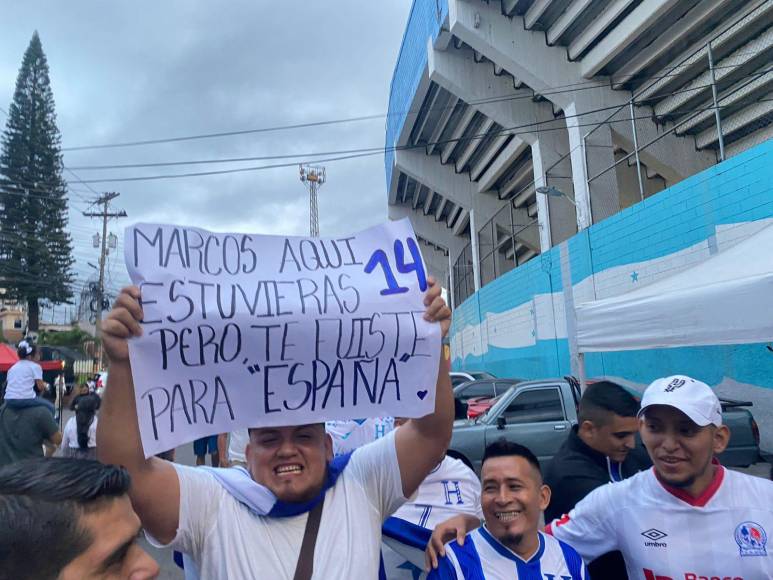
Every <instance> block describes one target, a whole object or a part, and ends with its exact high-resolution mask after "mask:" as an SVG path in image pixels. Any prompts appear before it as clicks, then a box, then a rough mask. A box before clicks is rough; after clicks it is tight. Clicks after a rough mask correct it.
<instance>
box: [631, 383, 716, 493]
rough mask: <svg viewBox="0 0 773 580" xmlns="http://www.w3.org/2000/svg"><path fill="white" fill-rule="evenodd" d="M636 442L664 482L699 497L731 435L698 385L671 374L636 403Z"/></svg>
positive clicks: (708, 393) (704, 387)
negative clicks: (638, 426) (638, 429)
mask: <svg viewBox="0 0 773 580" xmlns="http://www.w3.org/2000/svg"><path fill="white" fill-rule="evenodd" d="M639 416H640V418H641V438H642V441H643V442H644V446H645V447H646V448H647V452H648V453H649V455H650V458H651V459H652V463H653V464H654V466H655V472H656V473H657V475H658V477H659V478H660V480H661V481H662V482H663V483H666V484H667V485H671V486H673V487H678V488H682V489H684V490H685V491H686V492H688V493H690V494H691V495H699V494H700V493H701V492H702V491H704V490H705V489H706V488H707V487H708V486H709V485H710V483H711V481H712V479H713V477H714V471H715V466H714V464H713V463H712V460H713V459H714V456H715V455H719V454H720V453H722V452H723V451H724V450H725V448H726V447H727V444H728V441H729V439H730V430H729V429H728V428H727V426H725V425H723V424H722V406H721V405H720V403H719V399H718V398H717V396H716V394H714V391H712V390H711V388H710V387H709V386H708V385H706V384H705V383H702V382H700V381H696V380H695V379H692V378H690V377H687V376H682V375H675V376H672V377H666V378H663V379H658V380H656V381H654V382H653V383H652V384H651V385H650V386H649V387H647V390H646V391H645V392H644V396H643V397H642V400H641V411H639Z"/></svg>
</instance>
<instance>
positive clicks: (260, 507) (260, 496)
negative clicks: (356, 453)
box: [204, 453, 352, 518]
mask: <svg viewBox="0 0 773 580" xmlns="http://www.w3.org/2000/svg"><path fill="white" fill-rule="evenodd" d="M351 455H352V454H351V453H347V454H345V455H339V456H338V457H336V458H334V459H333V461H331V462H330V463H328V466H327V474H326V475H325V481H324V483H323V484H322V489H321V490H320V492H319V493H318V494H317V496H316V497H314V498H313V499H311V500H309V501H305V502H299V503H294V502H285V501H282V500H278V499H277V498H276V496H275V495H274V494H273V493H272V492H271V490H269V489H268V488H267V487H265V486H264V485H261V484H260V483H258V482H257V481H255V480H254V479H252V476H251V475H250V472H249V471H247V470H246V469H245V468H244V467H230V468H226V469H221V468H218V467H205V468H204V469H206V470H207V471H209V472H210V473H211V474H212V475H214V477H215V480H216V481H217V482H218V483H219V484H220V485H221V486H222V487H223V489H225V490H226V491H227V492H228V493H230V494H231V496H233V498H234V499H235V500H236V501H238V502H239V503H241V504H243V505H244V506H245V507H247V509H249V510H250V511H251V512H252V513H253V514H255V515H257V516H268V517H273V518H286V517H290V516H297V515H300V514H304V513H306V512H308V511H311V510H312V509H313V508H314V506H315V505H317V504H318V503H319V502H321V501H322V499H323V498H324V497H325V493H327V490H328V489H330V488H331V487H333V486H334V485H335V484H336V481H338V477H339V476H340V475H341V473H343V471H344V469H345V468H346V465H347V464H348V463H349V458H350V457H351Z"/></svg>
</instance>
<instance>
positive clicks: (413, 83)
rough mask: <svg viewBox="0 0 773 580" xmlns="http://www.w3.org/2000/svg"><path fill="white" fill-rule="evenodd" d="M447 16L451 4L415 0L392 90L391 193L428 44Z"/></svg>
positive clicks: (388, 124) (389, 132)
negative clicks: (396, 159)
mask: <svg viewBox="0 0 773 580" xmlns="http://www.w3.org/2000/svg"><path fill="white" fill-rule="evenodd" d="M446 16H448V0H413V5H412V6H411V12H410V14H409V16H408V24H407V25H406V27H405V33H404V34H403V42H402V45H401V46H400V54H399V55H398V57H397V64H396V65H395V71H394V73H393V74H392V83H391V85H390V87H389V114H388V116H387V120H386V143H385V152H384V168H385V170H386V186H387V190H389V188H390V186H391V183H392V170H393V168H394V150H393V147H394V146H395V145H396V144H397V139H398V138H399V136H400V132H401V131H402V129H403V125H404V124H405V119H406V117H407V116H408V115H409V114H411V113H412V111H411V110H410V109H411V103H412V102H413V96H414V95H415V94H416V89H417V88H418V86H419V81H420V80H421V77H422V75H423V74H425V72H426V68H427V41H428V40H429V39H430V38H431V39H432V40H435V39H437V36H438V34H439V33H440V26H441V24H442V22H443V20H445V18H446ZM415 113H416V112H413V114H415Z"/></svg>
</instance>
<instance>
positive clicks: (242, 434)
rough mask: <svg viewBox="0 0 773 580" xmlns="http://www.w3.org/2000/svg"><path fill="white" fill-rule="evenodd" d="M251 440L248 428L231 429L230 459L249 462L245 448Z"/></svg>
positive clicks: (229, 442)
mask: <svg viewBox="0 0 773 580" xmlns="http://www.w3.org/2000/svg"><path fill="white" fill-rule="evenodd" d="M249 442H250V433H249V431H248V430H247V429H237V430H236V431H231V436H230V438H229V441H228V459H229V460H231V461H241V462H242V463H247V457H246V456H245V451H244V450H245V449H246V448H247V443H249Z"/></svg>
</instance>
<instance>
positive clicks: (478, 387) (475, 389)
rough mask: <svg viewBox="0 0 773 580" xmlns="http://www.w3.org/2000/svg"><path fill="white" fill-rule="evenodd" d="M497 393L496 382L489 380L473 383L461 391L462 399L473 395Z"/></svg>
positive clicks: (485, 395)
mask: <svg viewBox="0 0 773 580" xmlns="http://www.w3.org/2000/svg"><path fill="white" fill-rule="evenodd" d="M494 395H496V393H495V391H494V383H492V382H489V381H482V382H480V383H472V384H470V386H468V387H467V388H465V389H462V391H461V392H460V393H459V397H460V398H461V399H464V400H467V399H471V398H472V397H489V398H490V397H493V396H494Z"/></svg>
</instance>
